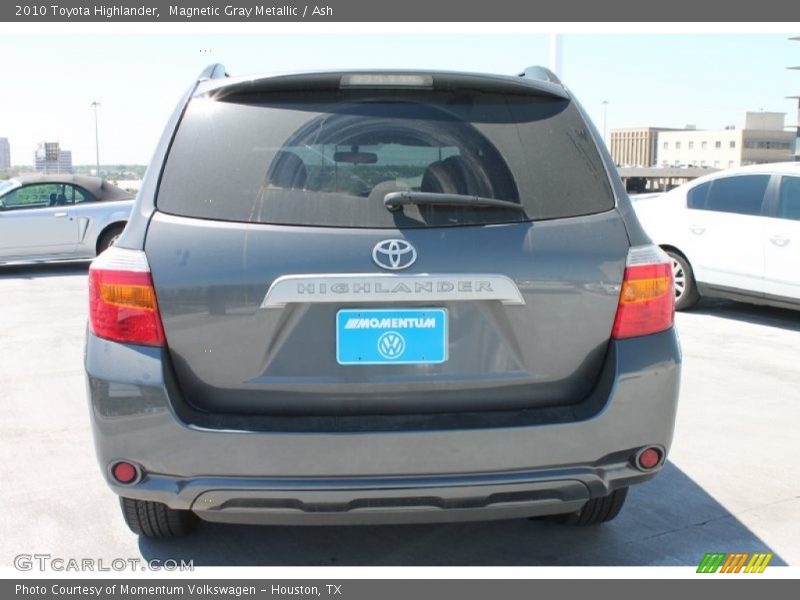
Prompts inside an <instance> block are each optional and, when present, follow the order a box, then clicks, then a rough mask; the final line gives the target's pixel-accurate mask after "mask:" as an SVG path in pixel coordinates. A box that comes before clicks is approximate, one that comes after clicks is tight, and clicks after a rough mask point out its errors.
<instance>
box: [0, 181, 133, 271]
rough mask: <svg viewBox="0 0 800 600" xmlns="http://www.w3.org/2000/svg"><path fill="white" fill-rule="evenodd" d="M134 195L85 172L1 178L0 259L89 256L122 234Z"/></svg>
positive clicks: (59, 258)
mask: <svg viewBox="0 0 800 600" xmlns="http://www.w3.org/2000/svg"><path fill="white" fill-rule="evenodd" d="M133 199H134V197H133V195H132V194H130V193H128V192H126V191H125V190H123V189H120V188H118V187H116V186H115V185H112V184H111V183H109V182H108V181H104V180H103V179H100V178H99V177H90V176H86V175H20V176H19V177H15V178H13V179H8V180H5V181H0V264H2V263H15V262H40V261H48V260H71V259H81V258H93V257H94V256H96V255H98V254H100V253H101V252H102V251H103V250H105V249H106V248H108V247H109V246H111V245H112V244H113V243H114V241H115V240H116V239H117V238H118V237H119V235H120V233H122V230H123V229H124V228H125V224H126V223H127V222H128V218H129V216H130V212H131V209H132V208H133Z"/></svg>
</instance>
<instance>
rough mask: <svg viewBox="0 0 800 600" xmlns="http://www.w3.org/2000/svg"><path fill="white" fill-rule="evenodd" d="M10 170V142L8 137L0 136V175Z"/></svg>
mask: <svg viewBox="0 0 800 600" xmlns="http://www.w3.org/2000/svg"><path fill="white" fill-rule="evenodd" d="M10 170H11V144H9V143H8V138H0V176H2V175H5V174H6V173H8V172H9V171H10Z"/></svg>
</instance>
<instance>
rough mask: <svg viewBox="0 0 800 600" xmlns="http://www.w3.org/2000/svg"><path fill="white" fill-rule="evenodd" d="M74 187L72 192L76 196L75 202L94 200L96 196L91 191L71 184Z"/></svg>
mask: <svg viewBox="0 0 800 600" xmlns="http://www.w3.org/2000/svg"><path fill="white" fill-rule="evenodd" d="M69 187H71V188H72V194H73V198H74V200H73V201H74V202H75V204H80V203H81V202H94V201H95V200H96V198H95V197H94V196H92V195H91V194H90V193H89V192H87V191H86V190H84V189H83V188H79V187H78V186H76V185H71V186H69Z"/></svg>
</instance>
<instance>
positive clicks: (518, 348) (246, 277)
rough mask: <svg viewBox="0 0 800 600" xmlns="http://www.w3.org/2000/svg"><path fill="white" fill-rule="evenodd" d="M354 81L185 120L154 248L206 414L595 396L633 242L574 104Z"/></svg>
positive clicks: (194, 107)
mask: <svg viewBox="0 0 800 600" xmlns="http://www.w3.org/2000/svg"><path fill="white" fill-rule="evenodd" d="M347 77H348V76H344V77H342V78H341V79H340V78H339V77H337V78H336V80H335V86H332V85H331V80H330V77H328V78H326V79H324V81H323V83H320V82H319V81H317V82H316V85H311V84H310V83H309V81H310V80H308V79H305V80H302V79H299V78H298V79H294V80H293V79H288V80H287V79H285V78H278V79H274V80H266V81H264V82H260V83H258V84H248V85H247V86H242V85H231V86H228V87H224V88H220V89H215V90H214V91H213V92H208V93H204V94H198V95H197V96H196V97H195V98H193V99H192V100H191V102H190V103H189V105H188V107H187V109H186V111H185V114H184V116H183V118H182V121H181V123H180V126H179V128H178V131H177V132H176V135H175V139H174V141H173V144H172V147H171V150H170V152H169V156H168V160H167V163H166V165H165V168H164V171H163V175H162V180H161V184H160V188H159V192H158V197H157V212H156V213H155V214H154V216H153V217H152V219H151V223H150V225H149V229H148V233H147V238H146V244H145V252H146V254H147V256H148V259H149V262H150V267H151V270H152V276H153V281H154V285H155V287H156V293H157V297H158V303H159V307H160V311H161V315H162V319H163V324H164V330H165V334H166V338H167V345H168V352H169V354H170V357H171V362H172V365H173V369H174V371H175V376H176V380H177V382H178V385H179V386H180V387H181V390H182V392H183V394H184V396H185V398H186V400H187V401H188V402H189V403H190V404H191V405H193V406H195V407H196V408H198V409H201V410H205V411H211V412H215V413H246V414H259V415H345V414H351V415H357V414H362V415H368V414H403V413H406V414H418V413H431V412H436V413H441V412H459V411H492V410H508V409H519V408H529V407H538V406H562V405H567V404H574V403H576V402H579V401H580V400H582V399H583V398H585V397H586V395H587V394H588V393H589V392H590V391H591V389H592V387H593V385H594V383H595V381H596V379H597V376H598V373H599V370H600V367H601V364H602V361H603V358H604V356H605V352H606V349H607V346H608V343H609V339H610V335H611V329H612V325H613V322H614V316H615V312H616V308H617V301H618V298H619V286H620V282H621V280H622V276H623V272H624V268H625V259H626V255H627V251H628V246H629V243H628V237H627V234H626V231H625V227H624V224H623V222H622V219H621V218H620V217H619V215H618V214H617V212H616V210H614V198H613V194H612V192H611V189H610V186H609V183H608V178H607V175H606V173H605V171H604V169H603V165H602V162H601V160H600V157H599V156H598V153H597V150H596V148H595V146H594V144H593V142H592V140H591V136H590V134H589V131H588V128H587V126H586V124H585V123H584V122H583V120H582V119H581V117H580V115H579V113H578V111H577V109H576V108H575V106H574V105H573V104H572V102H571V101H570V100H569V99H567V98H564V97H563V96H561V95H559V94H554V93H548V92H547V91H542V90H539V89H536V88H534V87H524V86H521V85H519V84H516V83H513V84H511V83H509V84H508V86H507V88H506V87H504V86H503V85H502V84H501V83H502V82H501V83H498V82H497V81H496V80H487V81H486V85H485V86H482V85H481V83H482V80H480V79H479V78H472V79H470V85H456V84H455V83H454V82H453V81H452V80H450V79H448V78H447V77H446V76H439V77H437V76H435V75H434V76H425V77H420V78H418V79H416V80H415V79H413V78H411V79H409V78H405V79H402V78H401V79H400V80H398V81H397V82H396V84H397V85H387V84H386V81H389V82H390V83H391V79H388V80H387V79H381V80H377V79H375V78H373V79H369V78H367V79H365V80H364V81H365V83H366V84H365V85H347V84H346V82H347ZM376 81H378V83H379V84H380V85H376ZM409 82H412V84H409ZM456 83H458V82H456ZM462 83H463V82H462ZM293 86H294V87H296V88H297V89H293ZM387 195H393V196H392V197H398V196H399V197H403V198H405V199H406V200H408V202H409V203H407V204H404V205H403V206H402V207H397V206H390V207H387V205H386V204H385V198H386V196H387ZM440 198H449V199H450V200H448V201H451V200H452V202H453V203H451V204H444V200H440ZM487 198H488V199H493V200H502V201H505V202H507V203H513V204H514V205H515V206H516V208H515V207H512V206H509V205H503V204H498V205H495V206H487V205H485V204H486V203H483V204H481V202H480V200H481V199H487ZM476 202H477V204H476Z"/></svg>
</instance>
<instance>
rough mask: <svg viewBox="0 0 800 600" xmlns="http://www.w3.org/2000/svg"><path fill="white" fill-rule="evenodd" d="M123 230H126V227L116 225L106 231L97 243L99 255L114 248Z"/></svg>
mask: <svg viewBox="0 0 800 600" xmlns="http://www.w3.org/2000/svg"><path fill="white" fill-rule="evenodd" d="M123 229H125V225H116V226H114V227H111V228H110V229H109V230H108V231H104V232H103V235H101V236H100V239H99V240H98V242H97V254H100V253H101V252H105V251H106V250H108V249H109V248H110V247H111V246H113V245H114V242H116V241H117V238H118V237H119V236H120V234H121V233H122V230H123Z"/></svg>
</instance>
